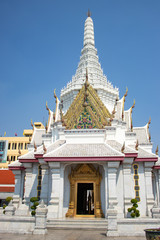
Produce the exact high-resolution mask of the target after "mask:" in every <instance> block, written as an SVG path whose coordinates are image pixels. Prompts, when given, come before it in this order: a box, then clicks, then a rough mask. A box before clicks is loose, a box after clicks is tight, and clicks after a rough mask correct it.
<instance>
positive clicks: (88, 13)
mask: <svg viewBox="0 0 160 240" xmlns="http://www.w3.org/2000/svg"><path fill="white" fill-rule="evenodd" d="M87 16H88V17H91V11H90V10H89V9H88V12H87Z"/></svg>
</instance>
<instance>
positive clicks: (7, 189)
mask: <svg viewBox="0 0 160 240" xmlns="http://www.w3.org/2000/svg"><path fill="white" fill-rule="evenodd" d="M0 192H14V187H0Z"/></svg>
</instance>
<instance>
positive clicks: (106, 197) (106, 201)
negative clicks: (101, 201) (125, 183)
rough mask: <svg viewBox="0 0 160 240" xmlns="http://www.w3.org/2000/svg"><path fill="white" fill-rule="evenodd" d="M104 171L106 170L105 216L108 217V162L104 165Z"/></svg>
mask: <svg viewBox="0 0 160 240" xmlns="http://www.w3.org/2000/svg"><path fill="white" fill-rule="evenodd" d="M104 171H105V217H107V209H108V207H109V203H108V168H107V164H105V165H104Z"/></svg>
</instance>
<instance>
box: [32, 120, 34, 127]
mask: <svg viewBox="0 0 160 240" xmlns="http://www.w3.org/2000/svg"><path fill="white" fill-rule="evenodd" d="M31 126H32V127H33V128H34V125H33V121H32V119H31Z"/></svg>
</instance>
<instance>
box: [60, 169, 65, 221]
mask: <svg viewBox="0 0 160 240" xmlns="http://www.w3.org/2000/svg"><path fill="white" fill-rule="evenodd" d="M63 189H64V164H63V165H62V164H61V169H60V189H59V218H62V217H63V197H64V194H63Z"/></svg>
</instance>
